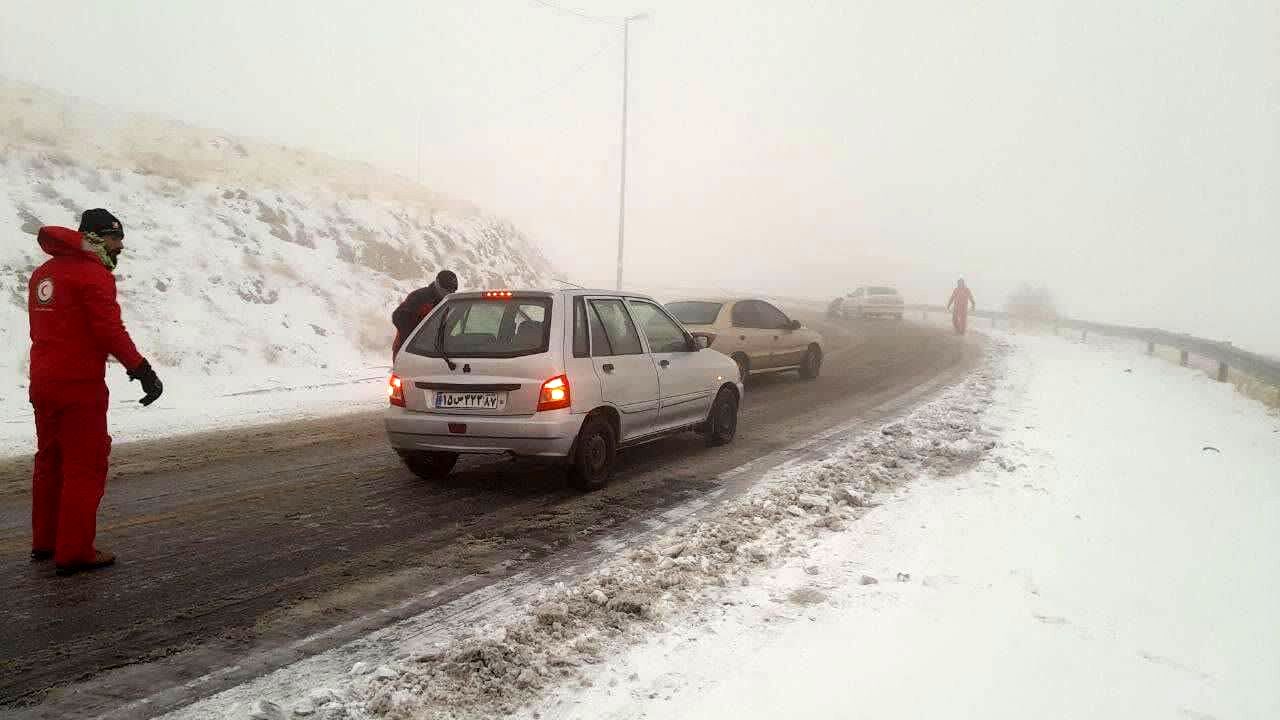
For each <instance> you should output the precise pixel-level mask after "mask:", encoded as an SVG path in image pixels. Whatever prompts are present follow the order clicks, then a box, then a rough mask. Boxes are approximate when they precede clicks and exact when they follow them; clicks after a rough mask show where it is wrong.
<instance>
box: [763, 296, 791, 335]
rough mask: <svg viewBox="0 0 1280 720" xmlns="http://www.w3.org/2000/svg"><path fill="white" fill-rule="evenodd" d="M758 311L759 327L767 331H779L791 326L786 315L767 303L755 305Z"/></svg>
mask: <svg viewBox="0 0 1280 720" xmlns="http://www.w3.org/2000/svg"><path fill="white" fill-rule="evenodd" d="M757 306H758V307H759V310H760V316H761V317H760V319H761V321H762V322H761V325H760V326H761V327H764V328H768V329H769V330H780V329H783V328H787V327H790V326H791V318H789V317H787V315H786V313H784V312H782V311H781V310H779V309H778V308H776V307H774V306H772V305H770V304H769V303H764V302H762V303H757Z"/></svg>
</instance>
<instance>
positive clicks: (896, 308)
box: [844, 286, 902, 320]
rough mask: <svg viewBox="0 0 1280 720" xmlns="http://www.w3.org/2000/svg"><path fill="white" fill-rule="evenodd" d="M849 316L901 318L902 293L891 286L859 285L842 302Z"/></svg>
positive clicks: (846, 315) (846, 314)
mask: <svg viewBox="0 0 1280 720" xmlns="http://www.w3.org/2000/svg"><path fill="white" fill-rule="evenodd" d="M844 314H845V317H849V318H868V317H891V318H894V319H895V320H901V319H902V295H900V294H899V293H898V291H897V290H895V289H893V288H891V287H882V286H870V287H860V288H858V289H857V290H854V291H853V292H851V293H849V297H848V298H846V299H845V302H844Z"/></svg>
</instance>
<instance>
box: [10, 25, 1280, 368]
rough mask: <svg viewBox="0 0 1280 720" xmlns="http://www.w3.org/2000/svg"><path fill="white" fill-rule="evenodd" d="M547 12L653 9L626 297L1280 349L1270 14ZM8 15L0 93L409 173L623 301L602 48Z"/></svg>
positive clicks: (645, 42) (526, 29)
mask: <svg viewBox="0 0 1280 720" xmlns="http://www.w3.org/2000/svg"><path fill="white" fill-rule="evenodd" d="M561 4H562V5H566V6H569V7H574V8H578V9H581V10H583V11H585V12H587V13H591V14H597V15H615V16H616V15H623V14H631V13H635V12H638V11H643V10H649V11H652V12H653V16H652V17H651V18H650V19H648V20H644V21H640V22H637V23H635V24H634V25H633V26H632V46H631V50H632V52H631V60H632V62H631V69H632V76H631V77H632V84H631V128H630V145H629V147H630V150H629V152H630V156H629V195H628V216H627V217H628V220H627V222H628V233H627V245H628V253H627V272H628V284H631V285H653V284H659V285H663V286H680V285H684V286H698V287H708V286H711V287H735V288H753V289H757V290H759V291H764V292H773V293H783V294H786V293H790V294H803V295H806V296H814V295H818V296H823V295H834V294H836V293H841V292H846V291H848V290H850V289H852V288H853V287H854V286H855V285H858V284H897V285H899V286H900V287H902V288H903V289H904V291H905V292H906V294H907V298H908V301H909V302H912V301H920V302H943V301H945V299H946V296H947V294H948V292H949V289H950V287H951V285H953V284H954V281H955V279H956V278H957V277H961V276H963V277H964V278H966V280H967V281H968V283H969V284H970V285H971V286H972V287H973V289H974V291H975V294H976V296H977V298H978V301H979V303H980V304H981V305H985V306H987V307H991V306H1001V305H1003V302H1004V300H1005V297H1006V296H1007V294H1008V293H1009V291H1010V290H1011V289H1012V288H1013V287H1015V286H1016V285H1018V284H1019V283H1023V282H1029V283H1033V284H1039V285H1044V286H1047V287H1048V288H1049V289H1050V290H1051V291H1052V292H1053V293H1054V294H1055V296H1056V297H1057V298H1058V299H1059V303H1060V305H1062V306H1063V309H1064V310H1066V311H1067V312H1069V313H1071V314H1074V315H1077V316H1081V317H1086V318H1089V319H1097V320H1107V321H1116V322H1127V323H1138V324H1147V325H1158V326H1162V327H1166V328H1168V329H1172V330H1185V331H1190V332H1195V333H1198V334H1204V335H1210V336H1214V337H1219V338H1222V339H1228V340H1234V341H1236V342H1237V343H1238V344H1241V345H1245V346H1249V347H1252V348H1257V349H1260V350H1264V351H1268V352H1273V353H1280V283H1278V282H1277V272H1278V270H1280V2H1276V1H1275V0H1233V1H1232V2H1229V3H1222V2H1208V1H1205V0H1187V1H1185V2H1172V1H1171V0H1131V1H1129V2H1124V1H1116V2H1104V1H1094V0H1061V1H1058V0H1055V1H1050V0H1020V1H1013V0H1009V1H1002V2H981V3H965V2H954V1H950V0H922V1H918V2H902V3H885V2H859V1H849V2H806V3H800V2H730V1H729V0H680V1H677V0H652V1H646V0H627V2H620V1H618V0H566V2H564V3H561ZM0 5H2V6H3V12H0V73H4V74H6V75H9V76H10V77H13V78H15V79H19V80H24V81H28V82H33V83H36V84H39V85H43V86H46V87H49V88H51V89H54V90H58V91H62V92H66V93H69V94H73V95H78V96H81V97H85V98H87V99H91V100H94V101H96V102H101V103H105V104H108V105H112V106H115V107H119V108H121V109H125V110H142V111H148V112H156V113H160V114H164V115H169V116H173V117H177V118H179V119H182V120H184V121H187V122H190V123H193V124H197V125H201V126H205V127H211V128H221V129H225V130H227V131H229V132H232V133H237V134H243V135H249V136H253V137H258V138H264V139H269V140H274V141H278V142H282V143H287V144H293V145H303V146H307V147H311V148H314V149H318V150H321V151H325V152H329V153H331V154H334V155H338V156H341V157H349V158H356V159H362V160H368V161H370V162H373V163H375V164H377V165H380V166H383V167H386V168H388V169H391V170H393V171H396V172H400V173H401V174H404V175H406V176H409V177H415V176H416V175H417V174H418V173H419V162H418V158H419V157H421V163H420V165H421V178H422V180H423V182H424V183H425V184H427V185H429V186H431V187H432V188H433V189H436V190H439V191H442V192H446V193H449V194H452V195H455V196H457V197H460V198H464V199H467V200H470V201H473V202H475V203H477V204H478V205H480V206H482V207H484V208H486V209H488V210H490V211H493V212H495V213H498V214H501V215H505V216H507V217H510V218H511V219H512V220H514V221H515V222H516V223H517V224H518V225H519V226H520V227H521V228H522V229H524V230H525V231H526V232H528V233H529V234H530V235H531V236H532V237H533V238H534V239H535V240H536V241H538V243H539V244H540V245H541V246H542V247H543V248H544V249H545V250H546V251H547V253H548V255H549V256H550V257H551V258H552V259H553V261H554V262H555V263H556V264H557V265H558V266H559V267H561V268H562V269H564V270H565V271H566V272H567V274H568V275H569V277H570V278H572V279H573V280H575V281H576V282H579V283H583V284H591V285H596V286H612V282H613V266H614V254H615V251H616V245H615V243H616V232H617V230H616V222H617V175H618V149H619V137H618V131H619V129H618V118H619V105H620V92H621V90H620V78H619V75H620V70H621V42H620V41H621V33H620V30H619V29H618V27H617V26H616V25H614V24H609V23H599V22H591V21H587V20H583V19H581V18H579V17H575V16H573V15H571V14H569V13H563V12H557V11H555V10H552V9H548V8H547V7H544V6H542V5H540V4H539V3H537V2H534V1H533V0H475V1H474V2H468V1H466V0H455V1H454V2H444V1H438V2H437V1H432V2H411V1H409V0H380V1H379V2H374V3H365V2H343V1H338V0H324V1H321V0H311V1H309V2H279V1H273V2H263V1H262V0H256V1H255V2H245V1H243V0H228V1H225V2H217V3H209V2H199V3H197V2H174V1H170V2H162V1H160V0H149V1H143V0H113V1H112V2H105V1H102V2H96V3H86V2H79V1H76V0H43V1H42V2H39V3H34V2H25V1H22V0H0ZM104 45H105V46H107V47H109V48H110V49H102V50H100V51H95V48H102V47H103V46H104ZM419 120H420V122H419ZM419 138H420V140H421V143H420V145H419V143H418V140H419ZM419 148H420V152H421V154H420V155H419Z"/></svg>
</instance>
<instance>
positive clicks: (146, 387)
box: [129, 360, 164, 407]
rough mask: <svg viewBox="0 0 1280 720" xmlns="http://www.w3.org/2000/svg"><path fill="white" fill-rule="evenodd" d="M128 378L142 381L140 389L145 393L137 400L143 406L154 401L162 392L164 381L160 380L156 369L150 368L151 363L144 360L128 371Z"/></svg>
mask: <svg viewBox="0 0 1280 720" xmlns="http://www.w3.org/2000/svg"><path fill="white" fill-rule="evenodd" d="M129 379H130V380H137V381H139V382H141V383H142V391H143V392H144V393H146V395H144V396H143V397H142V399H141V400H139V401H138V402H140V403H142V406H143V407H146V406H147V405H150V404H151V403H153V402H155V401H156V400H157V399H159V398H160V395H161V394H162V393H163V392H164V383H162V382H160V378H159V377H158V376H157V375H156V371H155V370H152V369H151V363H149V362H147V361H146V360H143V361H142V364H141V365H139V366H138V367H136V368H134V369H132V370H130V371H129Z"/></svg>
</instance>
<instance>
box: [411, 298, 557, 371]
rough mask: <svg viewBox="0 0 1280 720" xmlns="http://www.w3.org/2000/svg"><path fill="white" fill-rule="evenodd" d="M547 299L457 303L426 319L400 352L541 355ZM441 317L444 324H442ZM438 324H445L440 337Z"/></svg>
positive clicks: (545, 335)
mask: <svg viewBox="0 0 1280 720" xmlns="http://www.w3.org/2000/svg"><path fill="white" fill-rule="evenodd" d="M550 316H551V300H550V299H549V298H537V297H535V298H521V297H515V298H507V299H490V298H459V299H455V300H449V301H448V302H446V303H445V305H444V306H443V307H442V308H439V309H437V310H436V311H435V312H434V313H432V314H431V318H430V319H429V320H428V321H427V322H426V324H424V325H423V326H422V329H421V330H420V331H419V332H418V333H417V334H416V335H414V336H413V338H412V339H411V340H410V341H409V343H408V345H406V346H405V351H406V352H410V353H413V354H415V355H425V356H427V357H440V356H441V353H440V350H439V342H440V340H441V338H443V340H444V354H445V355H447V356H449V357H520V356H522V355H536V354H539V353H544V352H546V351H547V343H548V338H549V335H550V324H549V323H547V320H548V319H549V318H550ZM446 318H447V320H446ZM441 322H445V323H447V324H446V325H445V330H444V332H443V333H441V330H440V324H441Z"/></svg>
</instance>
